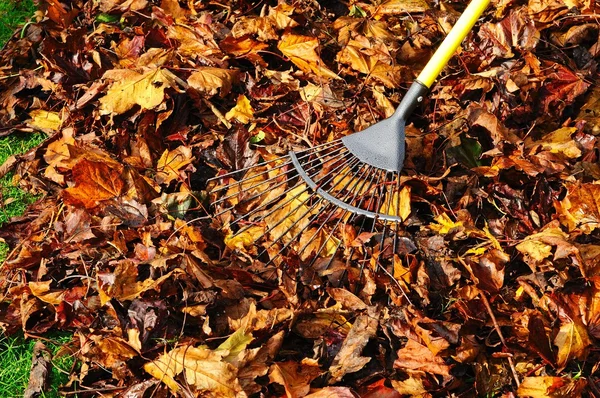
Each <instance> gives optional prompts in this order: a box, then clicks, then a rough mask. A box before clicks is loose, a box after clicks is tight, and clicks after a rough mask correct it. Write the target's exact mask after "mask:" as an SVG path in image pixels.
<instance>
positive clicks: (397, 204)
mask: <svg viewBox="0 0 600 398" xmlns="http://www.w3.org/2000/svg"><path fill="white" fill-rule="evenodd" d="M396 191H397V192H398V197H397V198H396V215H397V216H399V215H400V214H398V213H400V176H398V178H397V179H396ZM399 226H400V223H398V222H397V223H396V232H395V236H394V249H393V251H394V256H395V255H396V253H397V251H396V250H397V248H398V247H397V246H398V228H399Z"/></svg>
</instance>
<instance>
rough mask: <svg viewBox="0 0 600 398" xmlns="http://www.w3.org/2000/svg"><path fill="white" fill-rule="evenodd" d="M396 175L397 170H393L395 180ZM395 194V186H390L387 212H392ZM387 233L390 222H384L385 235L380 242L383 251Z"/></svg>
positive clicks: (380, 248)
mask: <svg viewBox="0 0 600 398" xmlns="http://www.w3.org/2000/svg"><path fill="white" fill-rule="evenodd" d="M395 175H396V173H395V172H392V180H393V178H394V177H395ZM392 180H390V181H392ZM386 185H387V184H386ZM384 187H385V185H384ZM393 196H394V188H393V187H391V188H390V192H389V197H388V201H387V202H388V203H387V214H390V209H391V208H392V197H393ZM384 206H385V205H384ZM390 223H391V221H390ZM387 233H388V222H384V223H383V236H382V239H381V243H380V245H379V250H380V251H383V248H384V242H385V236H386V234H387Z"/></svg>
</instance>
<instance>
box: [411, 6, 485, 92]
mask: <svg viewBox="0 0 600 398" xmlns="http://www.w3.org/2000/svg"><path fill="white" fill-rule="evenodd" d="M489 3H490V0H473V1H471V3H470V4H469V5H468V6H467V8H466V9H465V11H464V12H463V14H462V15H461V16H460V18H459V19H458V21H457V22H456V24H455V25H454V27H453V28H452V30H451V31H450V33H448V36H446V38H445V39H444V41H443V42H442V44H441V45H440V47H439V48H438V49H437V51H436V52H435V53H434V54H433V57H431V59H430V60H429V62H427V65H425V68H424V69H423V70H422V71H421V74H420V75H419V77H418V78H417V80H418V81H419V82H421V83H423V85H425V86H427V88H431V85H432V84H433V82H434V81H435V79H436V78H437V77H438V75H439V74H440V72H441V71H442V69H444V66H446V64H447V63H448V61H449V60H450V58H451V57H452V55H454V52H455V51H456V49H457V48H458V46H460V43H462V41H463V40H464V38H465V37H466V36H467V34H468V33H469V32H470V31H471V29H472V28H473V25H475V22H477V20H478V19H479V17H480V16H481V14H482V13H483V11H485V9H486V8H487V6H488V4H489Z"/></svg>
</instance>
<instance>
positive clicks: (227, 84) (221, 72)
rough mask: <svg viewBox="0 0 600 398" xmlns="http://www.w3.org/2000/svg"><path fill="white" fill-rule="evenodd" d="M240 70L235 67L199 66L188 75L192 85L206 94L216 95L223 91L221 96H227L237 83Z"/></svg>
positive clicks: (189, 82) (188, 80)
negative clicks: (234, 68)
mask: <svg viewBox="0 0 600 398" xmlns="http://www.w3.org/2000/svg"><path fill="white" fill-rule="evenodd" d="M238 76H239V71H237V70H233V69H222V68H211V67H203V68H198V69H197V70H196V71H195V72H194V73H192V74H191V75H190V77H188V79H187V82H188V84H189V85H190V87H192V88H195V89H196V90H198V91H200V92H203V93H205V94H206V95H209V96H212V95H216V94H217V92H218V91H219V89H220V91H221V97H225V96H226V95H227V94H229V92H230V91H231V87H232V85H233V84H234V83H236V81H237V79H238Z"/></svg>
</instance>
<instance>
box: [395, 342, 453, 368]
mask: <svg viewBox="0 0 600 398" xmlns="http://www.w3.org/2000/svg"><path fill="white" fill-rule="evenodd" d="M394 367H395V368H398V369H410V370H420V371H423V372H428V373H433V374H438V375H442V376H449V372H450V366H448V365H446V363H445V362H444V360H443V359H442V358H441V357H439V356H437V355H434V354H433V353H432V352H431V351H430V350H429V349H428V348H427V347H426V346H424V345H422V344H419V343H417V342H416V341H414V340H412V339H408V342H407V343H406V345H405V346H404V347H403V348H401V349H400V350H398V359H396V361H394Z"/></svg>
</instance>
